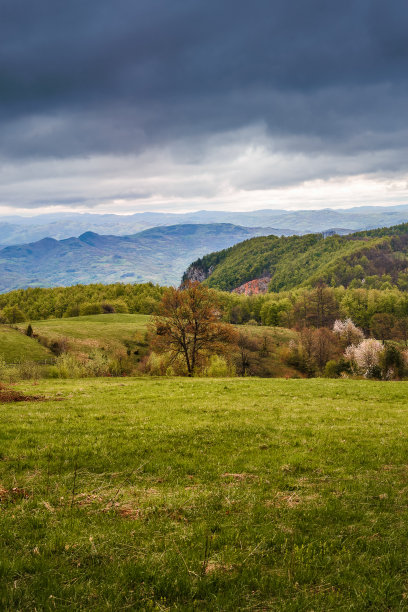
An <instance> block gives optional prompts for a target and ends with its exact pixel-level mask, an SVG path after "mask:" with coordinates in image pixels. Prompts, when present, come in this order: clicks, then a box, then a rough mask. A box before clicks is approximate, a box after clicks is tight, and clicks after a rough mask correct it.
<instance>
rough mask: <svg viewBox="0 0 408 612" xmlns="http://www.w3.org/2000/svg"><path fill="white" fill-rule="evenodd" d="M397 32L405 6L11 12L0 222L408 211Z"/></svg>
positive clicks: (4, 74)
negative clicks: (246, 211) (214, 212)
mask: <svg viewBox="0 0 408 612" xmlns="http://www.w3.org/2000/svg"><path fill="white" fill-rule="evenodd" d="M407 31H408V5H407V3H406V1H405V0H394V2H393V3H392V4H387V3H384V2H383V1H382V0H350V1H348V0H345V1H344V2H342V3H328V2H325V1H323V0H309V1H308V2H304V0H291V2H288V1H287V0H272V1H271V0H268V1H267V0H257V1H255V2H252V3H249V2H247V1H243V0H233V1H232V0H224V1H223V2H215V1H213V0H207V1H206V2H203V1H202V0H189V2H186V1H185V0H173V1H172V2H168V0H138V1H137V2H134V0H117V1H116V2H115V3H113V2H111V1H110V0H109V1H108V0H87V2H83V1H82V0H70V2H56V1H55V0H38V1H37V2H35V3H33V2H29V1H28V0H20V1H19V2H15V0H5V2H3V7H2V21H1V25H0V35H1V40H2V44H1V48H0V96H1V98H0V99H1V105H0V131H1V135H2V137H1V139H0V163H1V166H0V187H1V195H0V212H2V211H3V212H10V211H11V210H14V211H17V210H19V209H20V210H32V211H38V210H40V209H44V210H45V209H47V210H48V209H50V207H51V208H52V207H53V206H54V205H56V206H57V207H60V208H62V209H73V208H78V209H81V210H82V209H83V210H85V209H87V208H88V207H92V208H93V209H94V210H104V211H105V210H107V209H109V208H111V209H112V210H113V208H115V210H116V211H119V212H120V211H122V212H130V211H136V210H149V209H150V210H151V209H155V208H156V209H161V210H164V209H172V208H173V209H174V210H176V209H184V210H187V209H194V208H197V207H200V208H203V207H208V208H210V207H220V208H234V206H235V207H237V208H242V207H244V208H253V207H257V206H258V207H259V205H262V206H264V205H268V206H277V207H283V206H289V207H299V208H300V207H307V206H309V207H313V206H317V205H318V201H319V199H320V198H319V196H318V193H317V192H318V191H319V189H320V190H321V191H320V194H321V196H322V198H323V199H324V205H325V206H327V205H334V206H338V205H353V204H358V203H367V202H370V203H378V204H384V203H386V202H389V203H398V202H401V203H402V202H406V200H407V198H406V196H407V180H408V161H407V160H408V155H407V153H408V146H407V142H408V42H407V41H408V38H407V35H406V32H407ZM341 185H342V186H343V187H344V185H348V189H346V190H345V191H344V189H342V188H341V187H340V186H341ZM339 190H340V192H341V193H340V195H339ZM342 193H343V195H341V194H342ZM313 194H314V195H313ZM297 198H299V199H300V200H299V201H297Z"/></svg>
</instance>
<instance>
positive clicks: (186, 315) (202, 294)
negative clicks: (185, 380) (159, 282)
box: [152, 282, 236, 376]
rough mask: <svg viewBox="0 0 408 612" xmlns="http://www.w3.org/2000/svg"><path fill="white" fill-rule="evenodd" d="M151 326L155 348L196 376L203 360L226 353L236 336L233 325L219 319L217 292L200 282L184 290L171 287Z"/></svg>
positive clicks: (189, 373) (164, 296)
mask: <svg viewBox="0 0 408 612" xmlns="http://www.w3.org/2000/svg"><path fill="white" fill-rule="evenodd" d="M152 325H153V333H154V341H153V348H154V349H155V350H156V351H158V352H160V353H164V352H169V353H170V354H171V355H172V357H173V359H176V358H177V357H179V356H181V358H182V359H183V360H184V362H185V366H186V370H187V374H188V375H189V376H193V375H194V373H195V371H196V370H197V367H198V365H199V364H200V362H201V360H202V358H203V357H205V356H206V355H208V354H214V353H222V352H225V349H226V346H227V345H228V344H229V343H231V342H233V341H234V340H235V336H236V332H235V330H234V328H233V327H232V325H229V324H227V323H223V322H222V321H221V320H220V307H219V302H218V299H217V294H216V293H215V291H213V290H211V289H208V288H207V287H205V286H204V285H201V284H200V283H197V282H195V283H191V284H190V285H188V286H187V287H186V288H184V289H174V288H172V287H171V288H169V289H168V290H167V291H166V292H165V294H164V295H163V298H162V301H161V302H160V305H159V308H158V312H157V315H155V316H154V317H153V321H152Z"/></svg>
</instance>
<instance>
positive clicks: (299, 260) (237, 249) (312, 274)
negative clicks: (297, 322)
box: [183, 224, 408, 292]
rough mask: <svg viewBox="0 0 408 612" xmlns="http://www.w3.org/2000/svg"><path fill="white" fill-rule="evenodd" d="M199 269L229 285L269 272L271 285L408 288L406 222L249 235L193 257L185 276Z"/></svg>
mask: <svg viewBox="0 0 408 612" xmlns="http://www.w3.org/2000/svg"><path fill="white" fill-rule="evenodd" d="M198 275H201V277H202V278H206V280H205V282H206V284H208V285H209V286H210V287H214V288H217V289H221V290H224V291H231V290H233V289H235V288H237V287H239V286H240V285H242V284H243V283H246V282H248V281H250V280H253V279H256V278H260V277H270V279H271V280H270V284H269V290H270V291H273V292H279V291H285V290H289V289H293V288H296V287H307V286H313V285H314V284H316V283H317V282H319V281H321V282H324V283H326V284H327V285H330V286H333V287H337V286H341V285H343V286H345V287H348V286H351V287H361V286H364V287H367V288H375V289H381V288H384V284H386V286H396V287H398V288H400V289H406V288H408V224H402V225H398V226H395V227H391V228H381V229H376V230H370V231H365V232H359V233H355V234H350V235H348V236H338V235H335V236H330V237H327V238H325V237H324V236H323V235H322V234H307V235H305V236H290V237H281V238H277V237H276V236H266V237H260V238H253V239H250V240H246V241H244V242H242V243H240V244H237V245H235V246H233V247H231V248H229V249H225V250H223V251H218V252H215V253H211V254H209V255H206V256H205V257H203V258H201V259H198V260H197V261H195V262H194V263H193V264H191V266H190V267H189V269H188V270H187V272H186V273H185V274H184V277H183V280H184V281H186V280H188V279H189V278H191V277H194V276H198Z"/></svg>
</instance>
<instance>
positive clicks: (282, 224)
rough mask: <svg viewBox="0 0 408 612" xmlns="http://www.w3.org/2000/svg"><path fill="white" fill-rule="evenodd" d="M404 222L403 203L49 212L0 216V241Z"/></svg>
mask: <svg viewBox="0 0 408 612" xmlns="http://www.w3.org/2000/svg"><path fill="white" fill-rule="evenodd" d="M406 221H408V206H389V207H386V206H364V207H355V208H349V209H335V210H334V209H330V208H326V209H324V210H296V211H288V210H273V209H265V210H255V211H252V212H230V211H209V210H200V211H197V212H193V213H154V212H153V213H150V212H144V213H136V214H133V215H114V214H107V215H98V214H89V213H53V214H44V215H37V216H34V217H19V216H12V217H0V245H3V246H7V245H13V244H24V243H27V242H34V241H37V240H41V239H42V238H47V237H51V238H55V239H57V240H62V239H64V238H69V237H71V236H79V235H80V234H83V233H84V232H87V231H92V232H96V233H98V234H107V233H109V234H115V235H118V236H124V235H129V234H134V233H137V232H140V231H143V230H145V229H148V228H151V227H156V226H167V225H176V224H182V225H185V224H191V223H193V224H208V223H233V224H235V225H242V226H245V227H263V228H266V227H273V228H276V230H277V231H279V233H280V234H282V235H292V234H305V233H310V232H325V231H328V230H329V231H330V230H331V229H333V228H342V230H341V231H346V232H350V231H357V230H365V229H371V228H376V227H383V226H385V225H396V224H398V223H403V222H406Z"/></svg>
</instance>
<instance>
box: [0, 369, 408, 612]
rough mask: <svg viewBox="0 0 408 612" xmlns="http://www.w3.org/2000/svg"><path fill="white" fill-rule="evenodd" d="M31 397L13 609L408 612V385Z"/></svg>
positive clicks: (14, 440)
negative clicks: (34, 398) (388, 611)
mask: <svg viewBox="0 0 408 612" xmlns="http://www.w3.org/2000/svg"><path fill="white" fill-rule="evenodd" d="M17 388H19V389H23V390H25V391H27V392H29V393H30V394H33V393H35V394H42V395H43V396H44V397H45V398H46V401H43V402H27V403H22V404H13V405H11V404H3V405H1V407H0V450H1V456H0V458H1V460H0V498H1V529H0V551H1V553H0V554H1V561H0V608H1V609H2V610H13V611H14V610H234V611H235V610H291V611H295V610H315V611H317V610H319V611H325V612H326V611H330V610H333V611H334V610H336V611H337V610H406V609H408V565H407V547H408V528H407V524H408V521H407V520H408V484H407V482H408V481H407V475H408V445H407V436H408V414H407V400H406V398H407V394H408V384H407V383H392V382H389V383H387V382H378V383H377V382H371V381H351V380H337V381H329V380H319V379H314V380H271V379H269V380H266V379H263V380H260V379H217V380H209V379H207V380H205V379H151V378H150V379H148V378H141V379H126V378H125V379H98V380H96V379H88V380H78V381H68V380H64V381H42V382H40V383H39V384H38V385H36V386H35V387H34V386H33V385H32V384H29V383H25V384H20V385H18V387H17Z"/></svg>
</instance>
